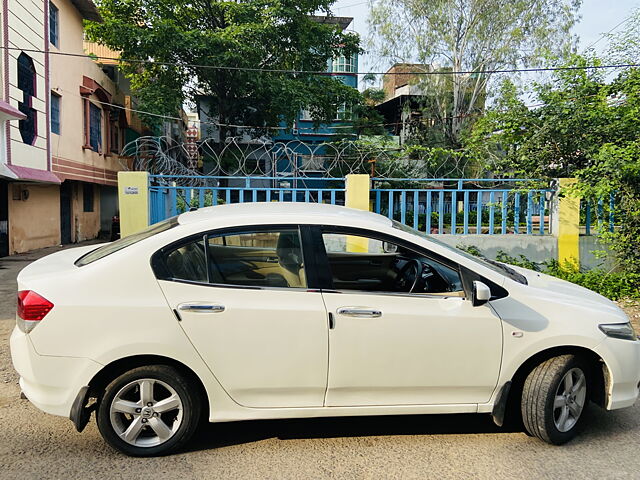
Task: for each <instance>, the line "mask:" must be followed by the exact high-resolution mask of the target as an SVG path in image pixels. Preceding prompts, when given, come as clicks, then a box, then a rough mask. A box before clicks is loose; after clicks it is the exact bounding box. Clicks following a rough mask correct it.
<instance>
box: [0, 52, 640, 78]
mask: <svg viewBox="0 0 640 480" xmlns="http://www.w3.org/2000/svg"><path fill="white" fill-rule="evenodd" d="M0 49H7V50H17V51H21V52H28V53H48V54H49V55H61V56H67V57H78V58H87V59H90V60H110V61H116V62H122V63H139V64H152V65H163V66H173V67H194V68H203V69H212V70H228V71H241V72H254V73H285V74H292V75H296V74H307V75H320V76H333V75H347V74H352V75H425V76H438V75H447V76H451V75H488V74H494V73H530V72H555V71H563V70H565V71H570V70H604V69H614V68H632V67H640V64H638V63H621V64H611V65H585V66H564V67H534V68H506V69H496V70H437V71H436V70H434V71H424V70H419V71H406V72H327V71H321V70H290V69H280V68H252V67H234V66H228V65H203V64H194V63H182V62H161V61H158V60H140V59H131V58H119V57H105V56H98V55H87V54H84V53H71V52H59V51H49V52H45V51H44V50H38V49H28V48H18V47H7V46H0Z"/></svg>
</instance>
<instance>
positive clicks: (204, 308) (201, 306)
mask: <svg viewBox="0 0 640 480" xmlns="http://www.w3.org/2000/svg"><path fill="white" fill-rule="evenodd" d="M178 310H180V311H181V312H202V313H220V312H224V305H218V304H215V303H181V304H180V305H178Z"/></svg>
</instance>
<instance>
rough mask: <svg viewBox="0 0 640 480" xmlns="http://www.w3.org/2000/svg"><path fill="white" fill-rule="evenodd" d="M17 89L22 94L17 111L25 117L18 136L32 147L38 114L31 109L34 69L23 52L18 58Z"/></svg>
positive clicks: (21, 122) (34, 85)
mask: <svg viewBox="0 0 640 480" xmlns="http://www.w3.org/2000/svg"><path fill="white" fill-rule="evenodd" d="M18 88H19V89H20V90H22V94H23V99H22V102H18V110H20V111H21V112H22V113H24V114H25V115H26V116H27V118H25V119H24V120H20V122H19V130H20V136H21V137H22V141H23V142H24V143H26V144H29V145H33V143H34V142H35V140H36V137H37V135H38V133H37V132H38V112H37V111H36V110H35V108H33V97H35V95H36V68H35V66H34V65H33V60H32V59H31V57H30V56H29V55H27V54H26V53H24V52H22V53H21V54H20V55H19V56H18Z"/></svg>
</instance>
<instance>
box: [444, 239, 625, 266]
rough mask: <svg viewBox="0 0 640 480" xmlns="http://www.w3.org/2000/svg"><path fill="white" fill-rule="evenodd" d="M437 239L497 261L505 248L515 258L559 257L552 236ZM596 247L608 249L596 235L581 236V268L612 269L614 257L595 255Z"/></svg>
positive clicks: (534, 259) (534, 260) (556, 244)
mask: <svg viewBox="0 0 640 480" xmlns="http://www.w3.org/2000/svg"><path fill="white" fill-rule="evenodd" d="M433 238H435V239H436V240H440V241H442V242H445V243H446V244H447V245H451V246H452V247H459V246H461V245H462V246H464V247H469V246H472V247H475V248H477V249H478V250H480V253H482V254H483V255H484V256H486V257H487V258H491V259H493V260H495V258H496V256H497V254H498V252H499V251H500V250H502V251H503V252H505V253H507V254H508V255H510V256H512V257H516V258H519V257H520V255H524V256H525V257H526V258H527V259H529V260H531V261H533V262H538V263H540V262H544V261H547V260H555V259H557V258H558V241H557V238H556V237H554V236H551V235H545V236H540V235H433ZM596 250H606V248H605V247H604V246H602V245H600V244H599V242H598V238H597V237H594V236H589V237H587V236H581V237H580V267H581V268H585V269H592V268H600V267H604V268H611V267H612V266H613V262H612V260H611V259H610V258H609V259H608V260H606V261H605V260H603V259H599V258H597V257H596V256H595V255H594V253H593V252H594V251H596Z"/></svg>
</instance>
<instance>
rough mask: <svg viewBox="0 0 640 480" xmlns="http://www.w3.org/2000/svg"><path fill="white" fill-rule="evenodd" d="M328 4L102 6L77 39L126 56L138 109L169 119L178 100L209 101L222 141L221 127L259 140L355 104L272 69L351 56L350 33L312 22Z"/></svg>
mask: <svg viewBox="0 0 640 480" xmlns="http://www.w3.org/2000/svg"><path fill="white" fill-rule="evenodd" d="M333 1H334V0H280V1H277V2H274V1H269V0H243V1H238V2H231V1H224V2H223V1H210V0H194V1H192V2H180V1H177V0H102V1H101V2H100V4H99V9H100V13H101V15H102V17H103V19H104V22H103V23H93V22H88V23H87V25H86V33H87V36H88V38H89V39H90V40H91V41H95V42H99V43H102V44H104V45H107V46H108V47H110V48H111V49H113V50H116V51H118V52H121V58H122V59H126V61H123V62H122V69H123V71H124V72H125V74H126V75H127V76H128V78H129V79H130V80H131V84H132V88H133V90H134V92H135V94H136V95H137V97H138V99H139V108H140V110H144V111H149V112H152V113H155V114H161V115H174V114H175V112H176V110H178V109H179V108H180V106H181V105H182V104H183V103H184V101H185V100H192V101H193V100H194V99H196V97H197V96H199V95H201V96H204V97H208V98H209V99H210V101H211V106H212V108H211V109H212V111H211V112H209V113H210V115H211V116H212V117H213V118H216V119H217V121H218V122H219V123H220V124H221V127H220V132H221V137H222V139H224V138H226V137H227V136H228V135H230V134H233V132H234V127H231V126H228V125H255V126H258V127H259V128H257V129H256V133H257V134H262V133H265V130H267V129H266V128H264V127H263V126H266V127H268V126H277V125H279V124H280V122H281V121H285V122H286V123H287V124H288V125H291V124H292V123H293V121H294V119H295V117H296V115H297V114H298V112H299V111H300V110H302V109H307V110H309V111H310V112H311V113H312V115H313V117H314V119H317V120H318V121H322V120H325V121H326V120H330V119H332V118H335V115H336V106H337V105H341V104H358V103H359V102H360V94H359V93H358V92H357V90H355V89H353V88H350V87H348V86H346V85H344V84H343V83H342V82H340V81H339V80H336V79H334V78H331V77H329V76H324V75H315V74H307V73H296V74H291V73H287V72H278V71H273V70H297V71H300V70H302V71H320V72H323V71H325V70H326V67H327V60H328V59H330V58H332V57H335V56H337V55H338V54H344V55H350V54H352V53H354V52H357V51H359V38H358V36H357V35H356V34H354V33H350V32H344V31H342V30H341V28H339V27H338V26H337V25H336V24H334V23H330V22H321V21H317V20H316V19H314V17H313V15H314V12H318V11H322V12H326V13H329V8H330V6H331V4H332V3H333ZM150 61H152V62H150ZM212 67H215V68H212ZM260 70H272V71H269V72H266V71H260ZM145 120H146V121H148V122H153V120H154V118H153V117H147V118H145ZM156 120H157V119H156Z"/></svg>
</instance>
